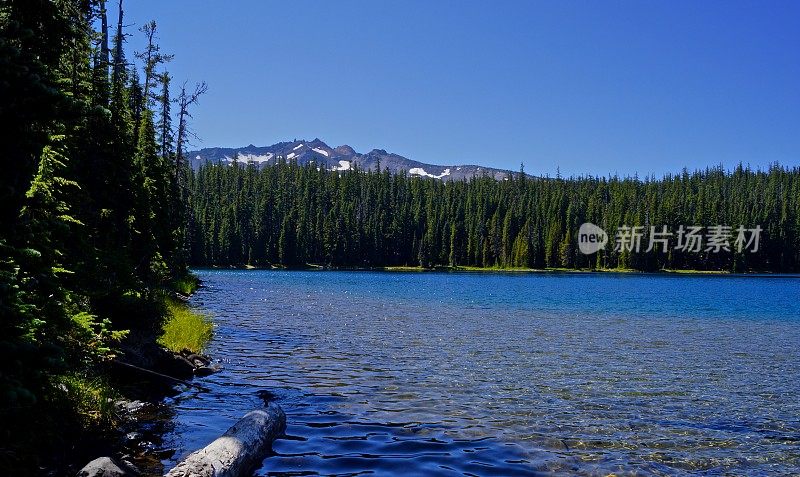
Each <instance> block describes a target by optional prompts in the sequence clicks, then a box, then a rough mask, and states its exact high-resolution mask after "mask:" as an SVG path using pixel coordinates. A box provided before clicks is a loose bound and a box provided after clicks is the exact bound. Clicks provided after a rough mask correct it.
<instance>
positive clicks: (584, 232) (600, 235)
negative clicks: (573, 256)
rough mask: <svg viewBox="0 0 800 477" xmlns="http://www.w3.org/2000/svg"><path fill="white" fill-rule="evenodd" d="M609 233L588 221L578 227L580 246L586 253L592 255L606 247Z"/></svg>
mask: <svg viewBox="0 0 800 477" xmlns="http://www.w3.org/2000/svg"><path fill="white" fill-rule="evenodd" d="M607 243H608V234H607V233H606V231H605V230H603V229H601V228H600V227H598V226H597V225H595V224H593V223H590V222H586V223H585V224H582V225H581V227H580V229H578V248H579V249H580V251H581V253H582V254H584V255H591V254H593V253H595V252H597V251H598V250H602V249H604V248H606V244H607Z"/></svg>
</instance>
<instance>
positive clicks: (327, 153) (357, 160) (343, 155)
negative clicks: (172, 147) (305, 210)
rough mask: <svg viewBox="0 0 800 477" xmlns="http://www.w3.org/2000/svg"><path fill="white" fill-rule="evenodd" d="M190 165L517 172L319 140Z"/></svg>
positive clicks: (424, 173)
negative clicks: (424, 159)
mask: <svg viewBox="0 0 800 477" xmlns="http://www.w3.org/2000/svg"><path fill="white" fill-rule="evenodd" d="M188 156H189V157H190V158H191V159H190V164H191V166H192V168H193V169H195V170H197V169H198V168H199V167H200V166H201V165H203V164H205V163H206V162H211V163H222V164H231V163H232V162H233V160H234V158H235V159H236V161H237V162H239V163H242V164H247V163H253V164H255V165H257V166H258V167H267V166H271V165H275V164H276V163H277V162H278V161H279V160H281V158H285V159H286V160H287V161H291V160H295V161H297V163H298V164H300V165H305V164H308V163H314V164H317V165H318V167H324V168H325V169H328V170H331V171H346V170H349V169H351V168H353V167H357V168H358V169H360V170H367V169H369V170H373V171H374V170H377V168H378V164H380V168H381V170H385V169H388V170H389V171H390V172H393V173H400V172H406V173H408V174H409V175H412V176H420V177H433V178H434V179H442V180H462V179H467V180H470V179H472V178H473V177H476V176H477V177H481V176H484V175H486V176H489V177H493V178H494V179H496V180H505V179H508V178H509V177H510V176H511V175H512V174H518V173H516V172H512V171H508V170H503V169H495V168H492V167H483V166H475V165H452V166H439V165H434V164H425V163H422V162H418V161H414V160H411V159H408V158H407V157H403V156H400V155H398V154H393V153H389V152H386V151H384V150H383V149H373V150H372V151H370V152H367V153H366V154H361V153H358V152H356V151H355V150H354V149H353V148H352V147H350V146H347V145H343V146H338V147H335V148H331V147H330V146H328V145H327V144H325V143H324V142H322V141H321V140H319V139H314V140H313V141H306V140H295V141H292V142H279V143H277V144H273V145H272V146H266V147H258V146H254V145H252V144H250V145H249V146H245V147H239V148H225V147H208V148H204V149H200V150H199V151H191V152H189V153H188Z"/></svg>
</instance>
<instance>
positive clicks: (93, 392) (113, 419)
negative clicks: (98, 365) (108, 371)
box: [54, 374, 119, 429]
mask: <svg viewBox="0 0 800 477" xmlns="http://www.w3.org/2000/svg"><path fill="white" fill-rule="evenodd" d="M56 390H57V394H58V395H57V396H54V397H55V399H57V400H58V401H60V402H61V403H68V406H69V407H70V408H71V410H72V412H73V413H74V414H75V416H76V417H77V419H78V421H79V422H80V423H81V425H82V427H83V428H85V429H107V428H110V427H112V426H115V425H117V424H118V421H119V416H118V415H117V412H116V408H115V406H114V401H115V399H117V398H118V397H119V394H118V393H117V392H116V391H115V390H114V388H112V387H111V386H110V385H109V384H108V383H107V382H106V381H105V380H104V379H102V378H98V377H87V376H84V375H82V374H67V375H63V376H58V377H57V378H56Z"/></svg>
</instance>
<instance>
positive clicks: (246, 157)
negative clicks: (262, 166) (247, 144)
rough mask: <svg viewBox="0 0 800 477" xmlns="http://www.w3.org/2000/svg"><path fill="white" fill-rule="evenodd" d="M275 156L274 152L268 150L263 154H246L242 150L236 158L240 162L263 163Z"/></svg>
mask: <svg viewBox="0 0 800 477" xmlns="http://www.w3.org/2000/svg"><path fill="white" fill-rule="evenodd" d="M273 157H275V155H274V154H272V153H271V152H268V153H266V154H261V155H257V154H244V153H241V152H240V153H238V154H237V156H236V160H237V161H239V162H259V163H261V162H267V161H269V160H271V159H272V158H273Z"/></svg>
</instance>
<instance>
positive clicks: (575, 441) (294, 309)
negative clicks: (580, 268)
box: [164, 270, 800, 476]
mask: <svg viewBox="0 0 800 477" xmlns="http://www.w3.org/2000/svg"><path fill="white" fill-rule="evenodd" d="M198 275H199V276H200V278H201V279H202V280H203V281H204V284H205V287H204V288H202V289H201V290H200V291H199V292H198V293H197V294H196V295H195V296H194V297H193V298H192V301H191V302H192V304H193V305H194V306H197V307H198V308H201V309H203V310H207V311H208V312H209V313H210V314H212V315H213V317H214V321H215V335H214V339H213V340H212V342H211V343H210V345H209V349H208V350H207V351H208V353H209V354H210V355H212V357H214V358H215V359H217V360H219V361H220V362H221V364H222V366H223V370H222V371H221V372H220V373H218V374H215V375H213V376H211V377H208V378H205V379H204V380H203V381H202V383H203V384H204V385H205V386H207V387H208V388H209V389H210V390H209V391H198V390H196V389H188V390H185V391H184V392H182V393H181V394H180V395H178V396H177V397H176V398H175V399H174V400H173V401H172V405H173V408H174V411H175V415H174V419H173V422H174V425H173V426H172V429H171V431H170V433H169V434H168V435H167V436H166V438H165V441H164V446H166V447H170V448H174V449H177V452H176V454H175V455H174V457H173V458H172V460H170V461H168V462H167V464H171V463H174V462H175V461H176V460H178V459H180V458H181V457H183V456H185V455H186V454H187V453H188V452H190V451H192V450H194V449H197V448H199V447H202V446H203V445H205V444H207V443H208V442H209V441H211V440H213V439H214V438H215V437H217V436H218V435H219V434H221V433H222V432H224V431H225V430H226V429H227V428H228V427H229V426H230V425H231V424H233V423H234V422H235V421H236V419H238V418H239V417H241V416H242V415H243V414H244V413H246V412H247V411H249V410H251V409H253V408H255V407H258V406H259V404H260V399H259V397H258V396H257V395H256V394H255V393H256V391H259V390H269V391H271V392H272V393H273V394H274V395H275V396H276V399H277V402H279V403H280V404H281V405H282V406H283V408H284V409H285V411H286V413H287V418H288V429H287V438H286V439H282V440H279V441H276V442H275V444H274V446H273V451H274V453H273V455H271V456H270V457H269V458H267V459H266V460H265V461H264V463H263V465H262V467H261V468H260V469H259V470H258V471H257V472H256V475H274V476H279V475H280V476H288V475H316V474H323V475H398V474H402V475H608V474H610V473H614V474H616V475H618V476H619V475H704V476H708V475H712V476H713V475H720V476H722V475H797V474H800V349H799V348H800V279H796V278H790V277H730V276H665V275H639V274H551V273H547V274H502V273H496V274H495V273H394V272H329V271H325V272H322V271H320V272H316V271H309V272H298V271H293V272H282V271H203V270H201V271H198Z"/></svg>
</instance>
